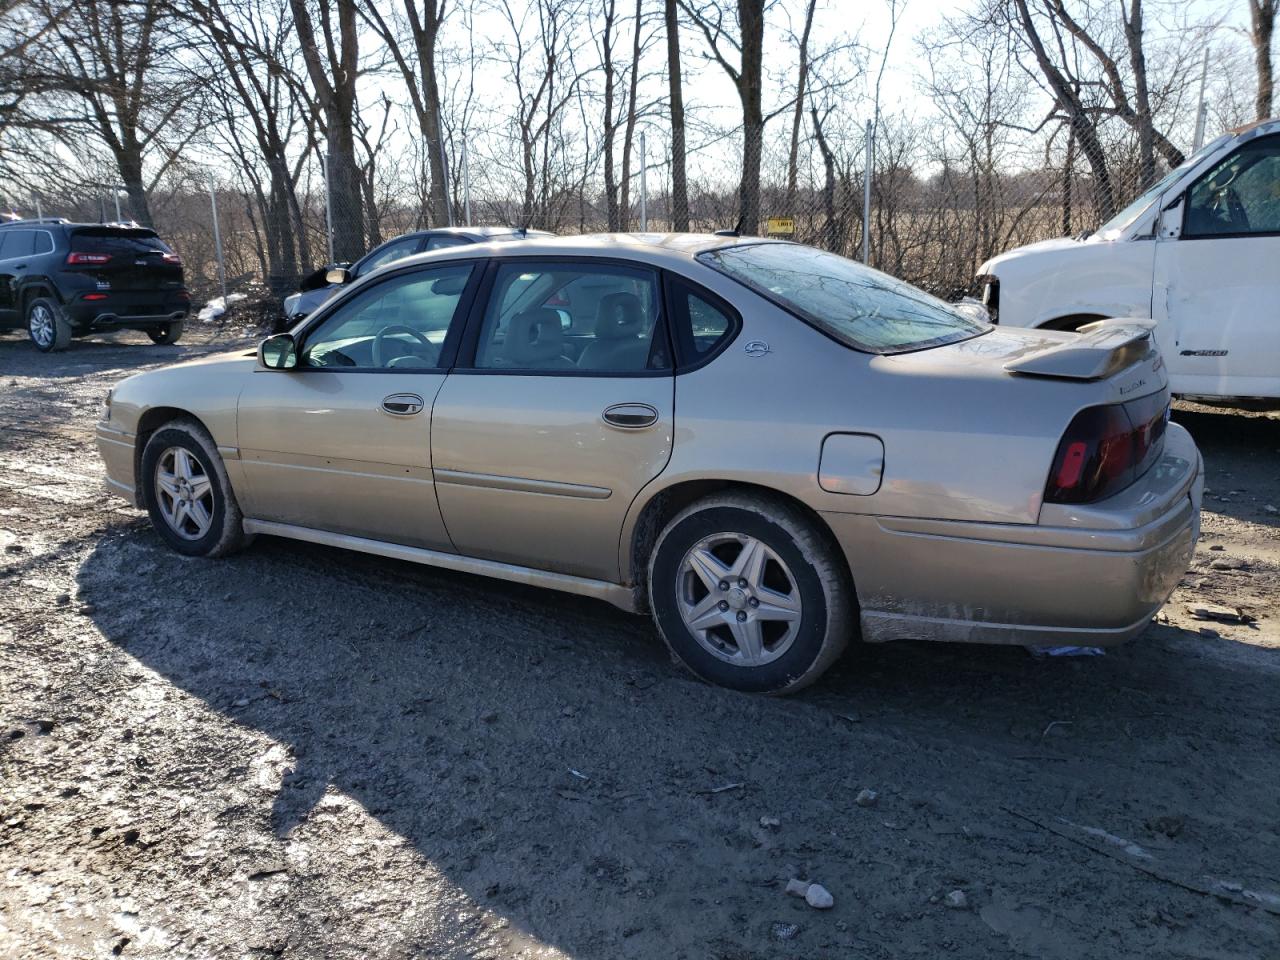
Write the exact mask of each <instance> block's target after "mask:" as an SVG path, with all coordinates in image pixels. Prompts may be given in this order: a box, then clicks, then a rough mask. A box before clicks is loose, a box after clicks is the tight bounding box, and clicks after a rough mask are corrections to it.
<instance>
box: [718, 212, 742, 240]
mask: <svg viewBox="0 0 1280 960" xmlns="http://www.w3.org/2000/svg"><path fill="white" fill-rule="evenodd" d="M745 220H746V218H745V217H738V222H737V223H736V224H734V226H733V229H732V230H717V231H716V233H715V235H716V236H717V237H740V236H742V225H743V222H744V221H745Z"/></svg>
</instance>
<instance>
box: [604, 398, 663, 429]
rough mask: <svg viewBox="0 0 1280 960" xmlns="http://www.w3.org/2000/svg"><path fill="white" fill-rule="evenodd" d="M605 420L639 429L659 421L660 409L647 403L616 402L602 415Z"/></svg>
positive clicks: (616, 424) (617, 425)
mask: <svg viewBox="0 0 1280 960" xmlns="http://www.w3.org/2000/svg"><path fill="white" fill-rule="evenodd" d="M600 416H601V417H603V418H604V422H605V423H607V424H610V425H612V426H615V427H625V428H627V429H630V430H639V429H640V428H642V427H651V426H653V425H654V424H655V423H657V422H658V411H657V409H655V408H654V407H651V406H649V404H647V403H615V404H614V405H613V406H611V407H606V408H605V411H604V413H602V414H601V415H600Z"/></svg>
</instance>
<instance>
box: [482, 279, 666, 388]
mask: <svg viewBox="0 0 1280 960" xmlns="http://www.w3.org/2000/svg"><path fill="white" fill-rule="evenodd" d="M659 319H660V312H659V309H658V283H657V278H656V276H655V275H654V273H653V272H652V271H650V270H645V269H643V268H634V267H624V266H616V265H613V264H590V263H582V262H572V261H564V262H537V263H519V262H517V263H503V264H501V265H500V266H499V267H498V270H497V274H496V276H495V278H494V284H493V292H492V293H491V294H490V297H489V306H488V308H487V310H486V311H485V317H484V323H483V325H482V326H481V329H480V342H479V344H478V346H477V350H476V367H477V368H478V369H499V370H500V369H509V370H534V371H537V370H543V371H568V372H572V371H582V372H591V373H606V374H621V373H638V372H643V371H645V370H661V369H665V368H667V367H668V366H669V365H670V364H669V360H668V357H667V350H666V343H665V338H664V337H663V335H662V333H661V325H660V323H659Z"/></svg>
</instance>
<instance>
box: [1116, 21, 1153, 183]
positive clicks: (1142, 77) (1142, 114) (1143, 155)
mask: <svg viewBox="0 0 1280 960" xmlns="http://www.w3.org/2000/svg"><path fill="white" fill-rule="evenodd" d="M1124 39H1125V43H1126V44H1127V45H1128V47H1129V66H1130V67H1131V68H1132V70H1133V100H1134V106H1135V112H1136V114H1137V120H1136V125H1137V128H1138V172H1139V180H1138V184H1137V189H1136V190H1134V191H1133V192H1134V195H1135V196H1136V195H1137V194H1139V193H1141V192H1142V191H1143V190H1145V189H1147V187H1149V186H1151V184H1153V183H1155V182H1156V155H1155V127H1154V126H1153V125H1152V121H1151V98H1150V95H1149V93H1148V91H1147V56H1146V53H1145V52H1144V51H1143V48H1142V0H1130V2H1129V14H1128V16H1126V17H1125V18H1124Z"/></svg>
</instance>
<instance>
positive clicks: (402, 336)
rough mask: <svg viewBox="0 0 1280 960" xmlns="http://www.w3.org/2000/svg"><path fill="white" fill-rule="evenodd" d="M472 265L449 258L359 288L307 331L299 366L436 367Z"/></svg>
mask: <svg viewBox="0 0 1280 960" xmlns="http://www.w3.org/2000/svg"><path fill="white" fill-rule="evenodd" d="M472 269H473V266H472V264H470V263H451V264H447V265H440V266H437V267H430V268H424V269H421V270H414V271H412V272H410V273H403V274H400V275H399V276H394V277H390V278H388V279H386V280H384V281H383V282H381V283H375V284H373V285H372V286H369V287H366V288H365V289H363V290H361V291H359V292H358V293H355V294H354V295H353V296H352V297H351V298H350V299H348V300H346V301H344V302H343V303H341V304H340V305H339V306H337V307H335V309H334V311H333V312H332V313H330V314H329V315H328V316H327V317H326V318H325V319H324V320H323V321H322V322H321V323H320V325H319V326H318V327H316V328H315V329H314V330H313V331H311V333H309V334H308V335H307V336H306V338H305V342H304V344H303V348H302V363H301V364H300V365H301V366H304V367H323V368H331V369H355V370H386V369H400V368H409V369H435V368H437V367H438V366H439V362H440V351H441V348H442V347H443V345H444V339H445V335H446V334H447V333H448V332H449V327H450V325H451V324H452V323H453V320H454V316H455V315H456V314H457V312H458V304H459V303H460V302H461V300H462V294H463V291H464V290H465V289H466V287H467V281H468V280H469V279H470V278H471V271H472Z"/></svg>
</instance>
